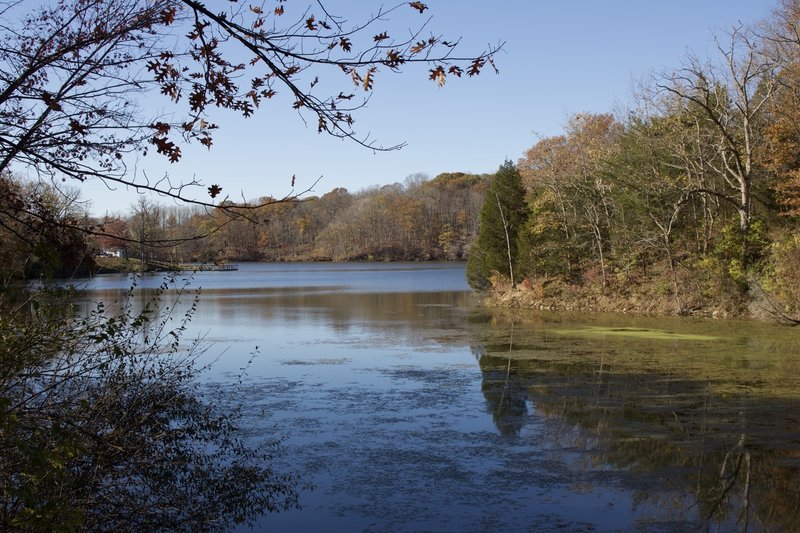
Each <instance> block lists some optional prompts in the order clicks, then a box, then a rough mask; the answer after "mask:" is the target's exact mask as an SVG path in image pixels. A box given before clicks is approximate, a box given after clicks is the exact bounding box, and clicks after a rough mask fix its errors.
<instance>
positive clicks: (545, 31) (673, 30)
mask: <svg viewBox="0 0 800 533" xmlns="http://www.w3.org/2000/svg"><path fill="white" fill-rule="evenodd" d="M427 4H428V5H429V7H430V10H429V11H426V14H427V13H431V14H432V15H433V20H432V22H431V27H432V28H433V29H435V30H436V32H437V33H442V34H444V35H445V36H447V37H458V36H461V37H462V44H461V49H462V51H463V53H465V54H466V53H469V52H477V51H479V50H481V49H483V48H485V46H486V45H487V44H488V43H495V42H497V41H500V40H503V41H506V45H505V48H504V51H503V52H502V53H501V54H500V55H499V56H498V57H497V65H498V67H499V69H500V74H499V75H495V74H494V73H492V72H490V71H489V70H487V71H485V72H484V73H483V74H481V76H479V77H477V78H471V79H466V78H463V79H461V80H457V79H454V80H451V81H449V82H448V83H447V85H446V86H445V87H444V88H439V87H437V86H436V84H435V83H433V82H431V81H429V80H428V79H427V75H426V73H425V72H424V71H422V70H415V69H413V68H409V69H407V70H406V71H405V73H404V74H403V75H400V76H396V75H388V74H383V75H381V76H380V77H379V78H378V79H377V82H376V85H375V91H374V94H373V96H372V99H371V101H370V103H369V107H368V108H367V109H365V110H364V111H363V112H362V113H361V114H360V115H359V116H358V118H357V120H358V122H357V123H356V126H357V128H358V131H359V132H360V133H362V134H365V133H368V132H369V133H371V134H372V136H373V137H375V138H377V139H378V140H379V141H380V142H382V143H383V144H385V145H391V144H394V143H399V142H406V143H407V146H406V147H405V148H403V149H402V150H400V151H397V152H389V153H376V154H374V153H372V152H371V151H369V150H367V149H365V148H363V147H359V146H356V145H355V144H353V143H348V142H347V141H340V140H337V139H333V138H330V137H328V136H325V135H319V134H317V132H316V127H315V124H314V123H309V126H308V127H306V126H304V124H303V122H302V121H301V120H300V119H299V118H298V116H297V114H296V112H294V111H292V110H291V109H286V108H285V107H283V106H282V107H276V108H273V109H270V110H269V111H268V112H267V113H258V114H257V115H256V116H254V117H252V118H250V119H242V118H239V117H236V116H233V115H226V116H221V117H216V120H215V121H216V122H218V123H220V125H221V126H222V127H223V130H222V131H221V132H220V133H218V134H217V135H216V137H215V145H214V148H213V149H212V150H211V151H207V150H205V149H204V148H201V147H199V146H198V147H196V148H193V149H191V150H189V151H186V152H185V156H184V158H183V161H182V162H181V163H179V164H174V165H170V164H168V163H167V162H166V161H164V160H162V159H157V158H154V157H152V156H149V157H147V158H144V159H143V160H142V161H140V162H139V165H140V168H146V169H147V171H148V174H149V175H150V176H151V178H152V177H156V176H158V175H163V173H164V172H168V173H169V175H170V177H171V179H173V180H174V181H178V180H184V181H186V180H188V179H191V178H197V179H198V180H201V181H203V182H204V183H206V184H207V185H210V184H212V183H219V184H220V185H222V187H223V190H224V191H223V192H224V193H225V194H228V195H230V196H231V197H233V198H235V199H236V198H241V197H242V196H244V197H245V198H255V197H259V196H265V195H273V196H282V195H285V194H288V193H289V192H290V191H291V187H290V184H291V177H292V175H296V176H297V184H296V187H295V189H296V190H302V189H304V188H306V187H309V186H311V184H312V183H313V182H314V181H315V180H316V179H317V178H320V177H321V178H322V179H321V181H320V182H319V183H318V184H317V185H316V186H315V187H314V192H313V194H318V195H321V194H324V193H325V192H327V191H329V190H331V189H333V188H336V187H345V188H347V189H348V190H350V191H358V190H360V189H363V188H365V187H369V186H372V185H385V184H389V183H394V182H402V181H403V180H404V179H405V177H406V176H408V175H410V174H414V173H420V172H421V173H426V174H428V175H430V176H431V177H433V176H435V175H436V174H438V173H440V172H448V171H463V172H476V173H482V172H493V171H495V170H496V169H497V167H498V166H499V165H500V164H501V163H502V162H503V160H505V159H506V158H508V159H512V160H517V159H518V158H519V157H520V156H521V155H522V153H523V151H524V150H525V149H527V148H529V147H530V146H532V145H533V144H534V143H535V142H536V141H537V139H538V138H539V136H549V135H555V134H558V133H560V132H561V130H562V127H563V124H564V122H565V121H566V119H567V118H568V117H569V116H570V115H572V114H574V113H580V112H597V113H601V112H614V111H617V110H619V109H624V107H625V106H626V105H627V104H628V102H629V100H630V97H631V94H632V89H633V87H634V84H635V82H636V81H638V80H642V79H646V78H647V77H648V76H650V75H651V74H652V73H654V72H659V71H665V70H670V69H673V68H676V67H677V66H679V65H680V64H681V61H682V60H683V59H684V58H685V57H686V54H687V53H688V52H693V53H695V54H696V55H698V56H699V57H707V56H709V55H710V54H712V53H713V41H712V39H711V36H712V31H724V30H725V29H726V28H730V27H731V26H732V25H734V24H737V23H738V22H744V23H752V22H756V21H758V20H760V19H762V18H764V17H765V16H767V15H768V13H769V12H770V10H771V9H772V8H774V7H775V6H776V5H777V0H513V1H512V0H505V1H499V2H487V1H485V0H484V1H477V0H459V1H455V0H428V1H427ZM327 5H328V8H329V10H330V11H333V12H337V9H338V8H337V5H342V6H347V7H346V9H348V10H361V12H362V13H364V12H370V11H373V10H374V9H376V7H377V5H379V4H378V3H376V2H367V1H356V2H347V3H343V2H341V1H339V2H337V1H334V0H331V1H329V2H328V4H327ZM338 12H340V13H341V11H338ZM405 20H406V21H409V20H411V21H414V20H423V19H415V18H414V17H411V18H410V19H405ZM406 27H407V24H406ZM83 190H84V197H85V198H87V199H90V200H91V201H92V211H93V212H95V213H97V214H102V213H104V212H106V211H109V212H115V211H127V209H128V207H129V206H130V205H131V204H132V203H134V202H135V201H136V194H135V193H134V192H132V191H125V190H117V191H114V192H108V191H106V190H105V189H104V188H103V187H102V186H99V185H98V184H86V185H84V186H83ZM162 202H166V200H162Z"/></svg>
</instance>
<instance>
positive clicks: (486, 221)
mask: <svg viewBox="0 0 800 533" xmlns="http://www.w3.org/2000/svg"><path fill="white" fill-rule="evenodd" d="M526 220H527V210H526V206H525V189H523V187H522V177H521V176H520V174H519V170H518V169H517V167H516V165H514V163H512V162H511V161H508V160H506V162H505V163H503V164H502V165H501V166H500V169H499V170H498V171H497V174H495V176H494V178H493V179H492V183H491V185H490V186H489V189H488V190H487V191H486V196H485V198H484V200H483V207H482V208H481V217H480V228H479V230H478V238H477V239H476V241H475V243H474V244H473V246H472V248H471V249H470V252H469V257H468V259H467V281H468V282H469V284H470V286H471V287H472V288H474V289H478V290H484V289H487V288H489V286H490V282H489V278H490V277H491V276H492V275H493V274H495V273H497V274H500V275H501V276H504V277H506V278H508V279H510V280H511V282H512V285H513V284H514V283H515V282H516V281H517V280H518V279H519V273H518V272H517V271H516V266H517V256H518V243H517V241H518V238H517V236H518V234H519V231H520V229H521V228H522V226H523V225H524V224H525V221H526Z"/></svg>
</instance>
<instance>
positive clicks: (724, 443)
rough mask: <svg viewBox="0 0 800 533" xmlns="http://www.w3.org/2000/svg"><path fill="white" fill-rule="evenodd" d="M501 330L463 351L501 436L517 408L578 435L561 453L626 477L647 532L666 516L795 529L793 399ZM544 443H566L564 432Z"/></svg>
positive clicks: (797, 460) (799, 468)
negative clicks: (723, 389)
mask: <svg viewBox="0 0 800 533" xmlns="http://www.w3.org/2000/svg"><path fill="white" fill-rule="evenodd" d="M509 331H510V329H509V324H508V323H501V324H500V325H498V324H493V325H492V328H490V332H491V335H490V337H489V339H488V342H487V343H483V344H475V345H473V347H472V351H473V353H474V354H475V355H476V358H477V359H478V362H479V364H480V368H481V372H482V373H483V384H482V391H483V394H484V396H485V398H486V402H487V406H488V408H489V410H490V411H491V412H492V415H493V417H494V422H495V425H496V426H497V428H498V430H499V431H500V432H501V433H502V434H504V435H509V434H513V435H519V433H520V430H521V429H522V426H523V425H524V423H525V420H526V416H527V414H528V413H527V407H526V405H527V404H526V401H527V400H530V401H531V402H532V404H533V405H535V408H536V413H537V414H540V415H542V416H545V417H548V418H551V419H558V420H559V423H558V425H559V427H562V428H563V427H566V428H578V429H577V431H573V432H570V436H571V438H572V441H571V442H570V443H569V444H567V446H568V447H570V448H573V449H583V450H586V451H587V453H588V458H589V459H590V460H589V461H588V462H587V463H586V464H585V466H586V467H587V468H590V469H597V468H607V467H608V466H613V467H615V468H617V469H624V470H625V471H627V472H629V473H632V474H633V475H632V476H627V477H626V478H625V479H626V482H625V484H626V485H629V486H626V487H625V488H627V489H629V490H631V491H632V492H633V493H634V494H635V502H636V505H637V512H638V513H640V514H644V515H645V516H648V515H653V516H650V517H649V518H644V519H643V521H642V523H641V524H642V525H643V526H645V527H646V526H647V523H648V521H649V520H664V518H663V517H666V519H667V520H669V521H675V523H676V524H678V523H680V524H683V525H687V524H691V525H693V526H695V527H705V528H709V529H711V530H714V529H718V530H724V531H729V530H735V531H762V530H766V531H794V530H796V527H797V524H798V523H799V522H800V453H797V452H796V451H793V450H796V449H797V448H798V444H800V423H798V421H797V418H796V417H793V415H791V413H799V412H800V400H797V399H793V400H791V401H789V400H786V399H783V400H781V401H777V400H775V399H770V398H769V397H765V396H758V397H756V396H752V395H748V394H746V393H738V394H734V393H730V394H727V395H724V394H719V393H716V392H715V391H714V389H713V387H712V383H711V381H710V380H709V379H707V378H706V377H705V376H701V375H684V374H681V373H678V372H674V371H673V370H671V369H669V368H662V367H660V366H659V365H658V364H653V363H652V362H651V363H650V364H648V365H644V366H643V367H642V368H628V367H626V366H624V365H622V364H619V363H618V362H617V359H616V358H615V353H614V351H613V350H614V349H616V347H611V348H606V349H601V348H598V347H597V346H595V345H593V344H590V343H586V344H585V345H584V346H582V347H581V348H580V349H576V348H575V346H574V344H573V345H571V346H564V347H563V348H560V349H553V348H554V346H553V345H552V343H551V344H550V345H548V342H549V341H547V340H546V339H542V338H541V337H539V338H533V339H532V338H530V332H529V334H528V338H523V336H522V335H518V338H517V341H516V344H514V340H513V336H511V337H510V336H509ZM498 339H499V340H498ZM582 350H585V351H582ZM717 379H723V378H717ZM547 438H548V439H549V440H552V441H554V442H552V446H553V448H554V449H559V448H560V447H562V446H563V445H564V443H562V442H559V439H562V438H563V434H561V435H559V434H558V433H555V434H553V435H549V436H548V437H547ZM602 465H606V466H605V467H604V466H602ZM576 466H579V465H573V467H576ZM659 516H661V517H662V518H659ZM681 527H682V526H681Z"/></svg>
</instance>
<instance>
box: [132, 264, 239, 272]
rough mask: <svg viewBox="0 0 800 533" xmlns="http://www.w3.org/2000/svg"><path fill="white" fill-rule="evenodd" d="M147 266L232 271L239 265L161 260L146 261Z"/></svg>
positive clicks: (175, 269)
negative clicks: (166, 261) (193, 263)
mask: <svg viewBox="0 0 800 533" xmlns="http://www.w3.org/2000/svg"><path fill="white" fill-rule="evenodd" d="M147 266H148V267H154V268H155V269H156V270H163V271H167V272H198V271H200V272H233V271H235V270H239V265H237V264H234V263H210V264H209V263H201V264H197V265H186V264H180V263H165V262H163V261H147Z"/></svg>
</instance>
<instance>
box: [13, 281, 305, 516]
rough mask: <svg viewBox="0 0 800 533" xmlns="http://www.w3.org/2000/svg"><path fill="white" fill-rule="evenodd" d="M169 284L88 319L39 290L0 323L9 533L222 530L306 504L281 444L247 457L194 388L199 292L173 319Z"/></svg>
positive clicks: (219, 413) (231, 426)
mask: <svg viewBox="0 0 800 533" xmlns="http://www.w3.org/2000/svg"><path fill="white" fill-rule="evenodd" d="M173 285H174V280H167V281H165V282H164V284H163V285H162V286H161V288H160V289H159V291H157V295H156V296H155V297H154V299H153V300H152V301H151V302H150V303H149V304H148V305H147V306H146V307H145V309H144V310H142V311H140V312H134V310H133V306H132V303H131V302H132V295H133V289H131V292H129V293H128V298H127V299H126V300H125V301H124V302H123V303H122V304H121V309H120V310H119V311H117V312H110V311H108V310H107V309H106V308H105V307H104V305H103V304H97V305H96V307H95V308H94V309H93V310H92V311H91V313H89V314H88V316H85V317H81V316H76V313H75V312H74V306H73V305H72V304H71V302H73V301H74V295H72V294H68V293H64V292H63V291H50V290H44V291H40V292H37V293H35V294H33V295H31V296H30V297H29V298H28V299H27V300H26V302H25V303H24V304H23V305H17V306H16V307H14V308H11V309H6V312H4V313H3V314H2V315H0V483H2V487H3V489H2V507H0V529H2V530H6V531H8V530H64V531H70V530H79V529H80V530H82V529H88V530H123V531H144V530H176V531H207V530H222V529H227V528H229V527H230V526H231V525H232V524H234V523H242V522H245V523H248V522H252V521H253V520H255V519H256V518H258V517H259V516H262V515H264V514H265V513H267V512H271V511H275V510H280V509H286V508H290V507H295V506H297V503H298V495H297V492H296V490H295V486H296V480H295V479H294V478H293V477H292V476H288V475H278V474H275V473H274V472H273V471H272V470H271V468H270V458H271V454H273V453H274V451H275V450H274V448H275V446H277V444H276V443H274V442H273V443H268V444H267V445H266V446H265V447H264V448H262V450H261V451H256V450H254V449H251V448H249V447H248V446H247V445H246V444H245V443H244V442H243V440H242V439H241V438H240V437H239V436H238V434H237V433H238V432H237V426H236V414H235V412H231V411H230V410H228V409H225V408H224V406H223V405H222V404H221V403H220V401H216V402H214V401H211V400H210V399H208V398H207V397H204V396H203V394H202V392H201V391H200V389H199V388H198V387H199V385H198V382H197V380H196V377H197V376H198V373H200V372H201V371H202V370H203V367H202V366H200V365H199V364H198V356H199V355H201V354H202V352H203V349H204V348H203V346H202V344H201V341H200V340H195V341H192V342H190V343H188V344H184V343H183V340H182V334H183V332H184V331H185V329H186V327H187V325H188V322H189V321H190V320H191V318H192V315H193V312H194V310H195V308H196V305H197V296H198V294H197V293H195V294H194V295H193V296H192V301H191V304H190V307H189V311H188V312H187V313H186V314H185V315H184V316H182V317H173V312H174V306H173V307H169V306H165V305H162V304H161V299H162V297H163V295H164V292H165V291H166V290H167V289H168V288H170V287H171V286H173ZM186 296H188V293H187V290H186V287H185V286H184V287H183V288H181V290H180V291H179V296H178V298H181V297H186ZM173 319H175V320H176V323H177V324H178V325H177V327H174V328H170V327H169V325H170V323H171V321H173Z"/></svg>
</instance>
